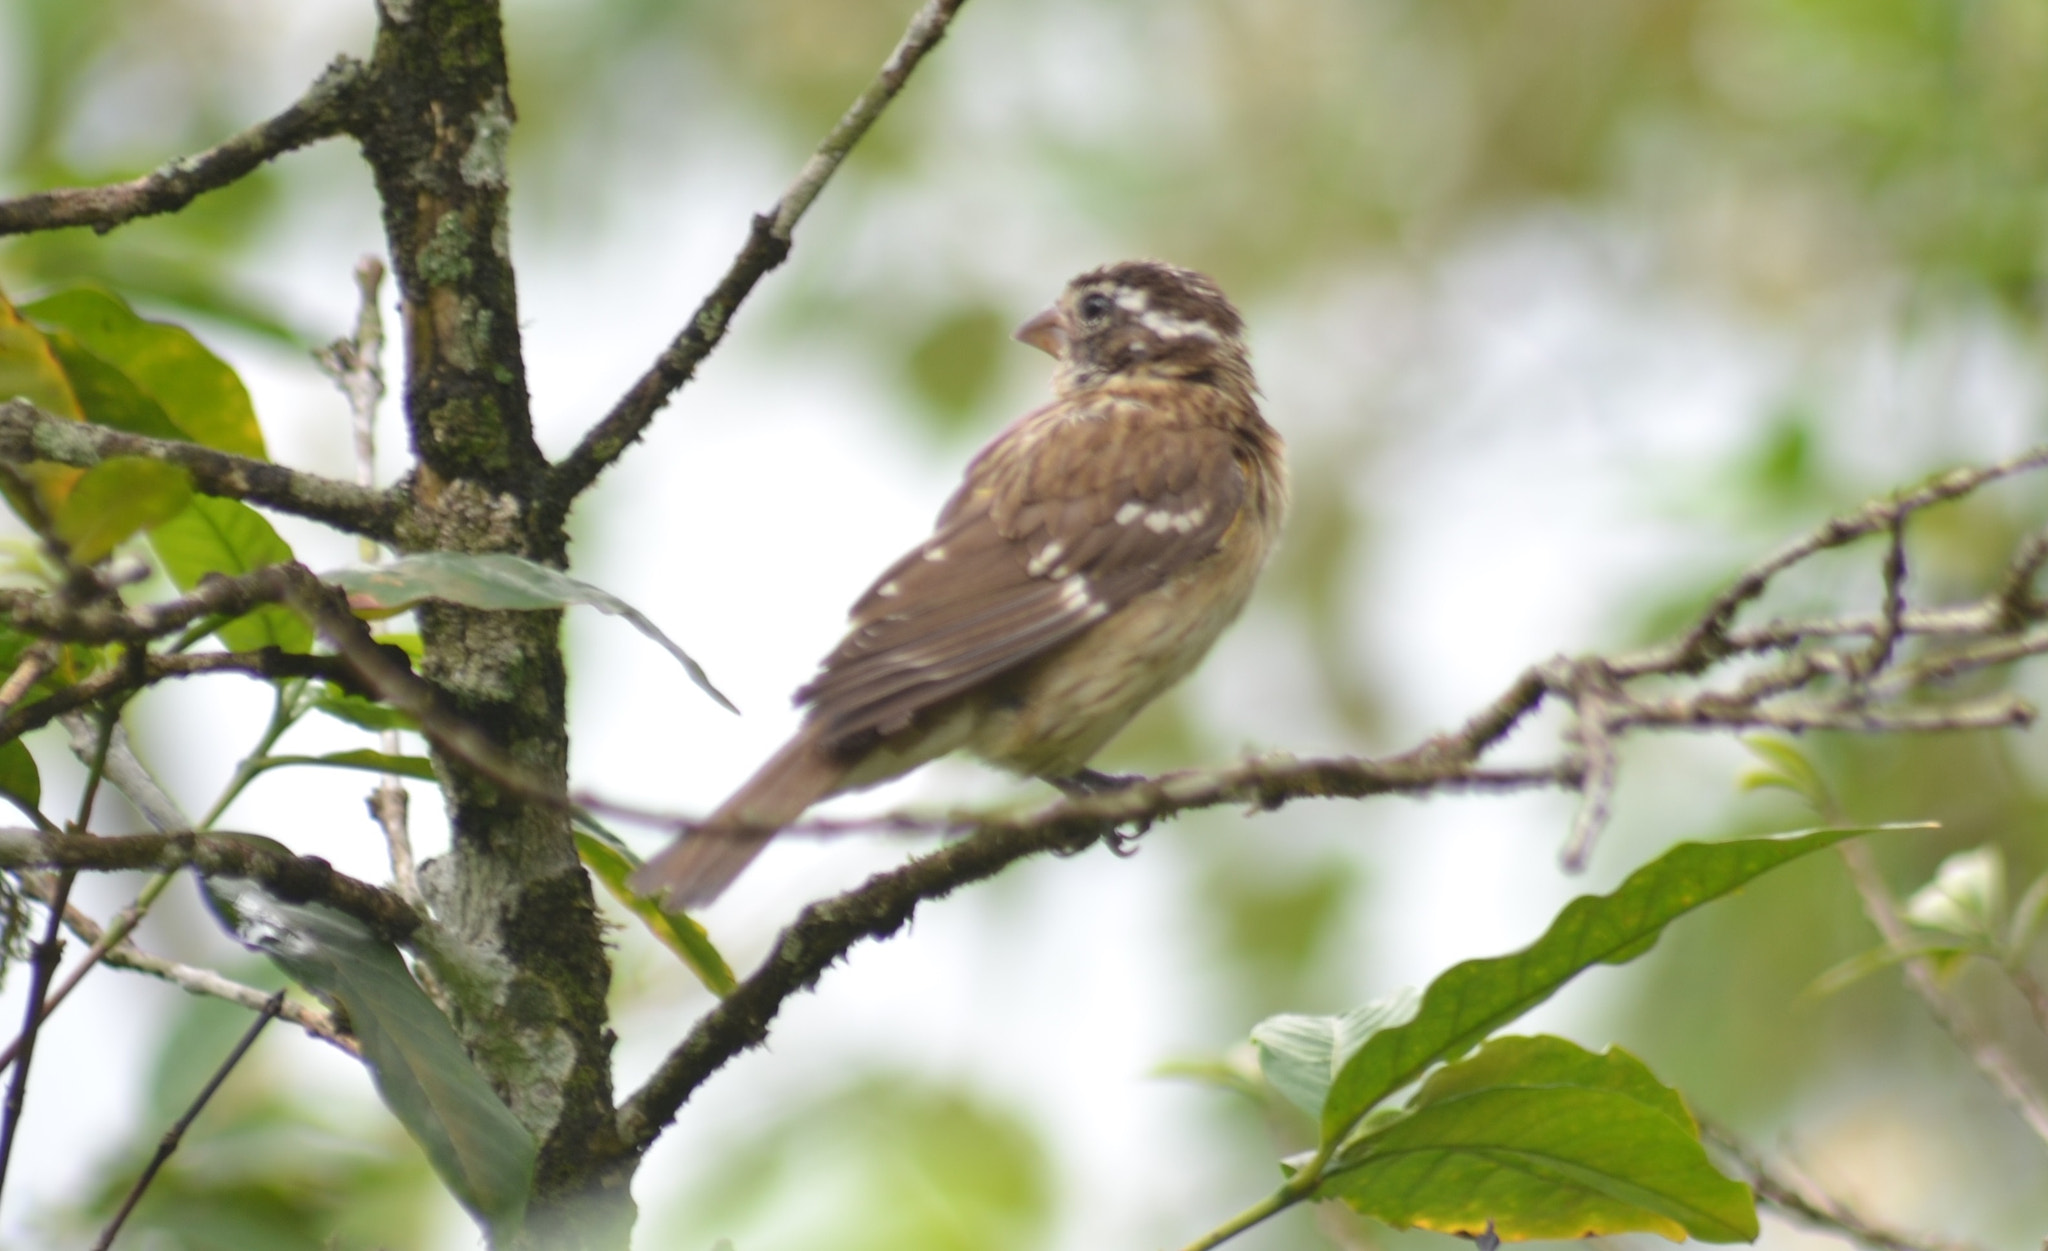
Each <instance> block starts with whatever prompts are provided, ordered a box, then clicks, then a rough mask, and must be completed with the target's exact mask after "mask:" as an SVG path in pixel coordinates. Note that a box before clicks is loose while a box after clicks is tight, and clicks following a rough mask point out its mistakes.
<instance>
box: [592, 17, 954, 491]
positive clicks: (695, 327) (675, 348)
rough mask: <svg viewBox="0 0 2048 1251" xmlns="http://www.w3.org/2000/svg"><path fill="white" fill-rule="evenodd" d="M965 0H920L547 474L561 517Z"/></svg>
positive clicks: (703, 343)
mask: <svg viewBox="0 0 2048 1251" xmlns="http://www.w3.org/2000/svg"><path fill="white" fill-rule="evenodd" d="M965 3H966V0H925V4H924V5H923V6H922V7H921V8H919V9H918V11H917V13H916V15H915V16H913V17H912V18H911V19H910V25H909V27H908V28H907V29H906V30H905V31H904V32H903V37H902V38H901V39H900V40H898V41H897V43H896V48H895V50H894V51H892V52H891V53H890V54H889V59H888V60H887V61H886V62H884V63H883V65H882V68H881V71H880V72H879V73H877V74H876V75H875V79H874V81H873V82H871V83H869V84H868V86H867V89H866V90H865V91H863V92H861V94H860V97H859V98H858V99H856V100H855V101H854V102H853V104H852V106H851V107H849V108H848V109H847V110H846V112H845V114H843V115H842V116H841V117H840V119H839V123H838V124H837V125H835V126H834V127H833V128H832V131H831V133H830V134H828V135H826V136H825V139H824V141H823V142H822V143H820V144H819V145H818V149H817V151H816V152H813V153H812V154H811V158H810V160H808V161H806V162H805V163H804V168H803V171H802V172H801V173H799V174H798V175H797V178H796V181H795V182H793V183H791V184H790V186H789V189H788V190H787V191H784V192H783V193H782V198H781V199H779V200H777V201H776V202H775V206H774V207H773V208H771V209H769V210H768V211H767V212H766V213H762V214H760V215H758V216H757V217H755V218H754V221H753V226H752V228H751V229H750V230H749V231H748V233H747V242H746V244H745V246H743V247H742V248H741V249H740V252H739V255H738V256H736V257H734V258H733V262H732V265H731V267H730V268H728V269H727V270H726V272H725V277H723V278H721V279H720V280H719V282H718V285H717V286H716V287H714V288H712V291H711V294H710V295H708V296H706V297H705V298H704V302H703V303H702V304H699V305H698V306H697V312H696V313H695V315H693V316H692V317H691V318H690V322H689V324H688V325H687V326H685V327H683V329H682V331H681V333H679V334H677V335H676V337H675V339H674V340H673V341H672V342H671V343H670V344H669V346H668V349H667V350H666V351H664V352H663V353H662V354H661V356H660V357H659V358H658V359H657V360H656V361H655V362H654V365H653V367H652V368H650V369H649V370H648V371H647V372H646V373H645V374H643V375H641V377H640V380H639V381H637V382H635V383H634V384H633V386H632V388H631V389H630V390H628V391H627V392H626V394H625V395H624V396H623V397H621V398H620V400H619V402H618V403H617V404H615V405H613V406H612V410H611V412H609V413H606V414H605V416H604V419H603V420H602V421H599V422H598V423H597V425H595V426H593V427H591V429H590V431H589V432H588V433H587V434H585V435H584V436H583V441H582V442H581V443H579V444H577V445H576V448H575V450H574V451H572V452H570V453H569V455H568V456H567V457H565V458H564V459H563V460H562V462H561V464H560V465H558V466H557V467H556V469H555V472H554V483H553V490H552V494H553V497H554V502H555V505H556V507H558V508H560V509H561V510H562V511H563V512H564V513H566V512H567V511H568V508H569V505H571V504H572V503H574V502H575V500H576V497H577V496H579V495H581V494H582V493H583V492H584V491H585V490H587V489H589V487H590V484H591V483H592V482H594V481H596V480H597V476H598V475H599V474H601V473H603V472H604V471H605V470H606V469H607V468H608V467H610V465H611V464H612V462H613V461H616V460H617V459H618V458H619V456H620V455H621V454H622V453H623V452H625V450H626V449H627V448H628V447H630V446H632V445H633V443H634V441H636V440H637V439H639V438H640V436H641V435H642V434H644V433H646V431H647V427H648V424H649V423H651V422H652V421H653V420H654V415H655V414H656V413H657V412H659V411H661V408H662V406H663V405H664V404H667V403H668V401H669V397H670V396H671V395H673V394H674V393H675V392H676V390H677V388H679V387H681V386H682V385H683V384H684V383H686V382H688V381H689V380H690V377H691V375H692V374H694V373H696V372H697V366H698V364H699V363H701V362H702V361H703V359H704V358H705V357H706V356H709V355H710V354H711V351H712V349H714V348H716V347H717V346H718V344H719V341H720V340H722V339H724V338H725V330H726V327H727V325H729V324H730V323H731V321H732V317H733V314H734V313H735V312H737V311H738V309H739V306H740V304H741V302H742V301H744V300H745V299H746V298H747V295H748V293H750V292H751V291H753V289H754V284H755V283H757V282H759V281H760V280H761V278H762V277H763V276H764V275H766V274H767V273H768V271H770V270H772V269H774V268H775V267H776V266H778V265H780V264H782V262H783V260H784V259H785V258H786V257H788V255H789V248H790V241H791V237H792V235H793V234H794V232H795V230H796V224H797V222H798V221H800V220H802V218H803V215H804V212H805V211H806V210H807V209H809V208H810V207H811V202H812V201H813V200H815V199H817V198H818V193H819V192H820V191H823V190H824V188H825V184H826V182H828V181H829V180H830V179H831V177H832V175H833V174H834V173H835V172H836V171H837V170H838V169H839V166H840V165H841V164H842V163H843V162H844V161H845V160H846V156H847V153H849V152H851V151H852V150H853V146H854V145H855V144H856V143H859V142H860V139H861V136H863V135H865V134H867V132H868V128H869V127H870V126H873V125H874V124H875V119H876V118H878V117H880V116H881V115H882V110H883V109H885V108H887V107H888V105H889V102H890V101H891V100H893V99H895V98H896V94H897V93H898V92H900V91H902V90H903V85H904V83H905V82H907V81H909V78H910V73H911V71H912V70H914V69H916V68H917V63H918V62H919V61H921V60H923V59H924V56H925V54H926V53H928V52H930V51H931V50H932V48H934V47H935V46H937V44H938V42H939V40H940V39H942V38H944V37H945V34H946V28H947V27H948V26H949V25H950V24H951V23H952V20H953V15H954V14H955V13H957V12H958V11H959V10H960V7H961V6H962V5H963V4H965Z"/></svg>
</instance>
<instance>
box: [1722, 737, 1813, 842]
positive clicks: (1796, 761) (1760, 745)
mask: <svg viewBox="0 0 2048 1251" xmlns="http://www.w3.org/2000/svg"><path fill="white" fill-rule="evenodd" d="M1742 745H1743V746H1744V747H1747V748H1748V749H1749V750H1750V751H1751V752H1752V753H1753V754H1754V755H1756V756H1757V757H1758V758H1759V759H1761V760H1762V761H1763V762H1764V765H1765V767H1764V768H1762V769H1753V770H1751V771H1750V772H1748V773H1745V774H1743V775H1742V780H1741V786H1742V789H1743V790H1746V791H1755V790H1764V789H1767V788H1771V787H1775V788H1777V789H1779V790H1786V791H1790V792H1792V793H1793V794H1794V795H1797V796H1799V798H1800V799H1802V800H1804V801H1805V803H1806V806H1807V807H1808V808H1810V809H1812V810H1813V812H1814V813H1815V814H1817V815H1818V816H1819V817H1820V818H1821V819H1822V820H1823V821H1825V820H1827V819H1828V817H1829V816H1830V815H1831V814H1832V813H1834V812H1835V811H1836V805H1835V794H1834V791H1833V789H1832V788H1830V787H1829V786H1828V782H1827V779H1826V778H1824V777H1822V776H1821V772H1820V770H1819V769H1817V768H1815V767H1814V764H1813V762H1812V761H1811V760H1808V759H1807V758H1806V753H1805V752H1802V751H1800V750H1799V748H1797V747H1796V746H1794V745H1793V744H1791V743H1788V742H1786V741H1785V740H1784V739H1780V738H1767V737H1765V736H1763V735H1750V736H1749V737H1746V738H1744V739H1743V740H1742Z"/></svg>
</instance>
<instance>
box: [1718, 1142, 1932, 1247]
mask: <svg viewBox="0 0 2048 1251" xmlns="http://www.w3.org/2000/svg"><path fill="white" fill-rule="evenodd" d="M1700 1136H1701V1137H1702V1138H1704V1139H1705V1140H1706V1141H1707V1142H1709V1143H1711V1144H1713V1145H1714V1146H1715V1147H1716V1148H1718V1149H1719V1150H1720V1151H1721V1153H1722V1154H1723V1155H1724V1156H1726V1157H1727V1158H1728V1159H1729V1160H1730V1161H1732V1162H1733V1163H1734V1165H1735V1168H1736V1171H1737V1172H1738V1173H1739V1174H1740V1175H1741V1177H1742V1180H1743V1181H1745V1182H1747V1183H1748V1184H1749V1187H1750V1189H1752V1190H1754V1191H1756V1197H1757V1201H1758V1202H1759V1203H1761V1204H1763V1205H1764V1206H1765V1207H1767V1208H1769V1209H1770V1210H1771V1211H1773V1212H1776V1213H1777V1214H1778V1215H1780V1216H1783V1217H1786V1218H1788V1219H1790V1220H1794V1221H1798V1222H1799V1223H1800V1224H1802V1225H1807V1226H1810V1227H1812V1228H1814V1229H1821V1230H1826V1231H1827V1232H1829V1233H1835V1234H1841V1235H1842V1236H1843V1237H1846V1238H1851V1239H1854V1240H1855V1241H1857V1242H1859V1243H1861V1244H1863V1245H1864V1246H1866V1247H1872V1248H1875V1249H1876V1251H1971V1249H1970V1248H1969V1247H1968V1246H1967V1245H1966V1244H1963V1243H1957V1242H1948V1241H1935V1240H1932V1239H1923V1238H1913V1237H1910V1236H1908V1235H1906V1234H1901V1233H1898V1232H1896V1231H1894V1230H1889V1229H1886V1228H1884V1227H1883V1226H1881V1225H1878V1224H1876V1223H1874V1222H1872V1221H1869V1220H1866V1219H1864V1218H1863V1217H1862V1216H1861V1215H1859V1214H1858V1213H1857V1212H1856V1211H1855V1210H1854V1209H1853V1208H1851V1207H1850V1206H1849V1205H1848V1204H1846V1203H1844V1202H1842V1201H1841V1200H1840V1199H1836V1198H1834V1197H1833V1196H1831V1195H1829V1194H1827V1193H1825V1192H1824V1191H1822V1190H1821V1189H1820V1187H1818V1186H1816V1185H1814V1184H1813V1183H1812V1181H1810V1180H1809V1179H1807V1178H1806V1177H1803V1176H1801V1175H1800V1174H1799V1173H1798V1171H1797V1170H1796V1169H1792V1168H1789V1167H1783V1166H1781V1167H1778V1168H1773V1167H1772V1166H1771V1165H1770V1164H1769V1163H1767V1162H1766V1161H1765V1160H1764V1158H1763V1157H1762V1156H1761V1155H1759V1154H1758V1153H1757V1152H1755V1151H1753V1150H1751V1149H1750V1148H1749V1147H1748V1146H1747V1145H1745V1144H1744V1143H1743V1142H1742V1141H1741V1140H1740V1139H1738V1138H1736V1137H1735V1136H1734V1135H1733V1134H1731V1133H1729V1132H1728V1131H1727V1130H1726V1129H1723V1128H1722V1127H1721V1126H1719V1125H1716V1124H1714V1123H1712V1122H1710V1121H1702V1122H1701V1123H1700Z"/></svg>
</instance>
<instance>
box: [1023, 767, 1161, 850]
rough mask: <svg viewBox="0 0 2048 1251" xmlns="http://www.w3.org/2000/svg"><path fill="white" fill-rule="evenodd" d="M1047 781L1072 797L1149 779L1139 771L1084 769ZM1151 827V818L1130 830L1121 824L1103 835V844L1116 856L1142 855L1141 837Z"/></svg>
mask: <svg viewBox="0 0 2048 1251" xmlns="http://www.w3.org/2000/svg"><path fill="white" fill-rule="evenodd" d="M1046 780H1047V781H1048V782H1051V783H1052V784H1053V785H1054V786H1057V787H1059V789H1060V793H1061V794H1063V795H1065V796H1066V797H1067V798H1069V799H1087V798H1089V797H1090V796H1094V795H1108V794H1112V793H1114V792H1116V791H1120V790H1122V789H1124V788H1125V787H1127V786H1134V785H1136V784H1137V783H1139V782H1142V781H1144V780H1145V779H1144V778H1142V777H1140V776H1138V775H1137V774H1135V773H1098V772H1097V771H1096V770H1094V769H1082V770H1080V771H1079V772H1076V773H1071V774H1069V775H1067V776H1066V777H1063V778H1047V779H1046ZM1151 828H1152V822H1151V821H1149V820H1142V819H1141V820H1135V821H1132V822H1131V823H1130V828H1129V829H1124V828H1121V827H1118V828H1112V829H1109V830H1105V831H1104V832H1103V834H1102V845H1103V846H1105V847H1107V848H1109V853H1110V854H1111V855H1113V856H1118V857H1130V856H1135V855H1137V854H1138V840H1139V839H1140V838H1142V837H1143V836H1144V834H1145V831H1146V830H1149V829H1151Z"/></svg>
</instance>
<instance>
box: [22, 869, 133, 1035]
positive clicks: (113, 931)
mask: <svg viewBox="0 0 2048 1251" xmlns="http://www.w3.org/2000/svg"><path fill="white" fill-rule="evenodd" d="M170 884H171V875H170V874H169V873H159V874H157V875H156V876H154V877H152V878H151V879H150V880H149V881H147V882H145V883H143V886H142V890H141V891H139V892H138V893H137V894H136V896H135V901H134V902H133V903H131V904H129V905H128V906H127V907H126V908H123V909H122V910H121V912H120V914H119V915H118V916H116V917H115V918H114V919H113V921H111V922H109V923H108V925H107V927H106V929H104V930H102V931H101V932H100V935H99V937H98V938H96V939H93V940H92V944H91V946H89V947H87V948H86V952H85V955H84V956H83V957H82V958H81V959H80V960H79V962H78V963H77V964H75V965H73V966H72V967H71V971H70V972H69V973H66V974H65V975H64V980H63V981H61V982H59V983H57V985H56V986H55V987H53V988H52V989H51V990H50V993H49V994H48V995H47V996H45V997H44V999H43V1006H42V1011H41V1012H39V1013H37V1016H36V1028H38V1029H40V1028H41V1027H42V1025H43V1023H44V1022H46V1021H48V1020H49V1019H50V1016H51V1014H52V1013H54V1012H56V1011H57V1009H58V1008H59V1007H61V1006H62V1005H63V1003H64V1001H65V1000H66V999H68V998H70V997H71V992H72V991H74V990H76V989H77V988H78V984H79V983H80V982H82V981H84V980H85V975H86V974H88V973H90V972H92V971H93V970H94V969H95V968H98V967H99V963H100V961H101V960H104V959H105V958H106V957H107V954H108V953H109V952H111V951H112V950H113V949H114V948H115V947H117V946H119V945H120V944H121V943H122V941H123V940H125V939H126V938H127V937H128V935H130V934H132V933H134V932H135V927H136V925H138V924H139V923H140V922H141V920H142V918H143V916H144V915H145V914H147V913H148V912H149V909H150V906H151V905H152V904H154V903H156V901H157V897H158V896H160V895H162V894H163V893H164V888H165V887H167V886H169V885H170ZM28 1034H29V1032H28V1031H27V1030H23V1031H22V1032H21V1033H20V1034H19V1035H17V1036H16V1037H15V1039H14V1041H12V1042H10V1043H8V1044H7V1045H6V1046H5V1047H0V1068H6V1067H7V1066H8V1065H10V1064H12V1063H14V1061H15V1059H16V1058H17V1057H18V1056H20V1055H21V1054H22V1053H23V1052H24V1051H26V1050H27V1049H28V1045H29V1037H28Z"/></svg>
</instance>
